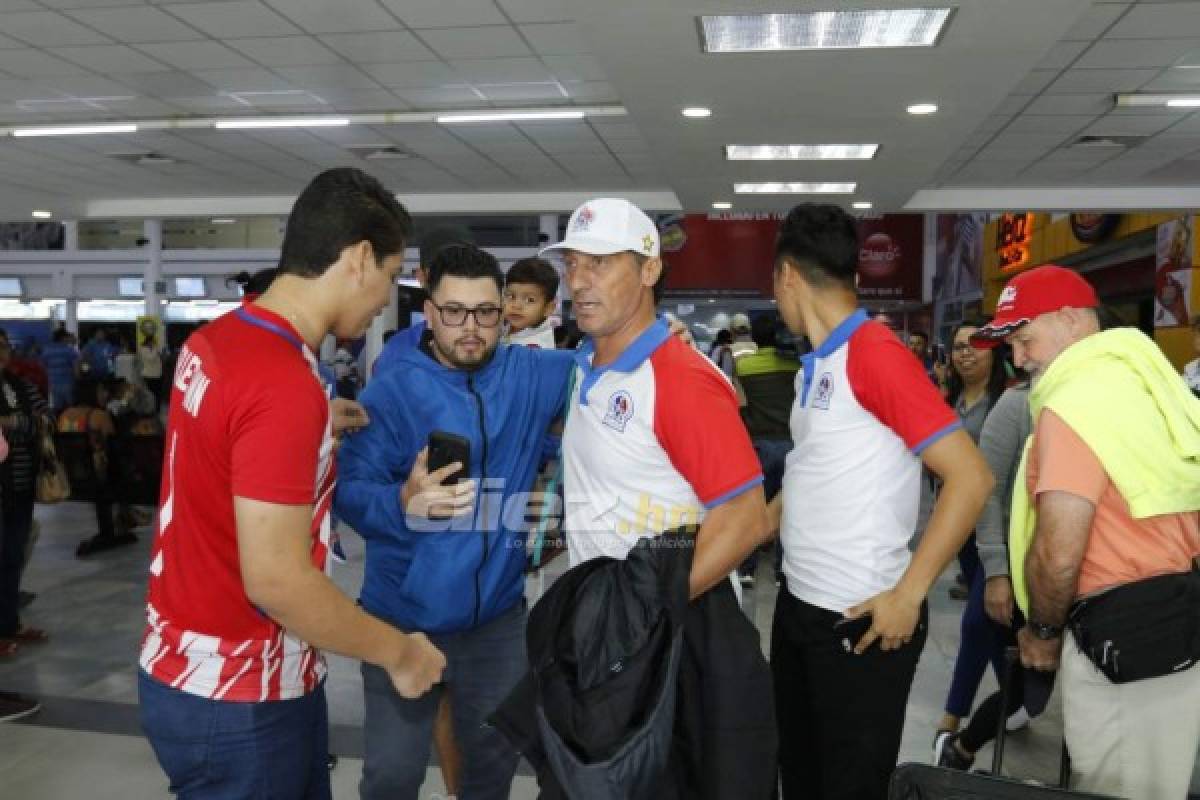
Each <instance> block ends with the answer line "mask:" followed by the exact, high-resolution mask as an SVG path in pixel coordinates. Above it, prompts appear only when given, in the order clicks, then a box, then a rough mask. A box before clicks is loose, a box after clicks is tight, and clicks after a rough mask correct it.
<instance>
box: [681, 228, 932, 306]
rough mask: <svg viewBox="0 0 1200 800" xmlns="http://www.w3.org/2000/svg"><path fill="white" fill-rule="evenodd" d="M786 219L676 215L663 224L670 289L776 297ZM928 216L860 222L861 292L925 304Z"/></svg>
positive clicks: (876, 297)
mask: <svg viewBox="0 0 1200 800" xmlns="http://www.w3.org/2000/svg"><path fill="white" fill-rule="evenodd" d="M781 218H782V215H781V214H772V213H728V214H673V215H670V216H665V217H662V218H660V219H659V220H658V225H659V230H660V232H661V235H662V249H663V260H664V261H665V262H666V264H667V269H668V272H667V290H668V291H671V292H673V293H675V294H678V293H679V292H681V291H684V290H689V289H699V290H706V291H711V290H716V291H720V292H723V293H724V292H738V291H745V290H751V291H754V292H756V293H757V294H759V295H761V296H763V297H770V296H771V291H772V273H773V271H774V265H775V237H776V234H777V233H778V231H779V222H780V220H781ZM923 225H924V222H923V217H922V216H921V215H920V214H885V215H883V216H882V217H874V218H867V219H863V220H860V221H859V242H860V247H859V262H858V276H859V284H858V286H859V295H860V296H861V297H862V298H863V299H864V300H892V301H910V302H920V300H921V273H922V264H923V257H924V235H923V234H924V229H923Z"/></svg>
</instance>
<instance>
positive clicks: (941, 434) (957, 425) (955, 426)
mask: <svg viewBox="0 0 1200 800" xmlns="http://www.w3.org/2000/svg"><path fill="white" fill-rule="evenodd" d="M962 426H963V425H962V422H961V421H956V422H952V423H950V424H949V425H947V426H946V427H944V428H942V429H941V430H940V431H938V432H937V433H935V434H933V435H932V436H930V437H929V438H927V439H926V440H925V441H923V442H921V443H920V444H918V445H917V446H916V447H914V448H913V450H912V451H913V455H918V456H919V455H921V453H923V452H924V451H925V450H927V449H928V448H929V447H930V446H931V445H933V444H935V443H936V442H937V441H938V440H939V439H942V438H945V437H946V436H949V435H950V434H952V433H954V432H955V431H957V430H962Z"/></svg>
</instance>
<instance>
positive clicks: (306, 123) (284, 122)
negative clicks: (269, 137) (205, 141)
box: [213, 117, 350, 131]
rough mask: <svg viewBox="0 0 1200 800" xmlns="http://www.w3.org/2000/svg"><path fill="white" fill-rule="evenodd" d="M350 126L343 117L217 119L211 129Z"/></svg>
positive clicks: (347, 120) (348, 121)
mask: <svg viewBox="0 0 1200 800" xmlns="http://www.w3.org/2000/svg"><path fill="white" fill-rule="evenodd" d="M349 124H350V120H349V119H347V118H345V117H254V118H247V119H219V120H217V121H216V122H214V123H213V127H214V128H216V129H217V130H220V131H232V130H250V129H255V128H340V127H344V126H346V125H349Z"/></svg>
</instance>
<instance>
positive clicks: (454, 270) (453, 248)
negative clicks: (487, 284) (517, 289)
mask: <svg viewBox="0 0 1200 800" xmlns="http://www.w3.org/2000/svg"><path fill="white" fill-rule="evenodd" d="M447 275H452V276H453V277H455V278H491V279H492V280H493V281H495V282H496V289H497V290H502V289H503V288H504V273H502V272H501V271H500V264H499V262H497V261H496V257H495V256H493V255H492V254H491V253H489V252H487V251H486V250H481V249H480V248H478V247H476V246H475V245H473V244H451V245H447V246H446V247H443V248H442V249H441V250H438V252H437V255H435V256H434V257H433V263H432V264H430V265H429V281H428V285H429V293H430V294H433V293H434V292H435V291H437V287H438V285H439V284H440V283H441V282H442V278H444V277H446V276H447Z"/></svg>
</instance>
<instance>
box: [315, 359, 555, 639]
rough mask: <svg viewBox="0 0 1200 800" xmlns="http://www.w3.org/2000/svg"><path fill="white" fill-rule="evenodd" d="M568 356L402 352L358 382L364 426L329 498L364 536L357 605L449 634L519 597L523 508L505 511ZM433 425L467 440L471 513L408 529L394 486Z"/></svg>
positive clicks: (410, 626) (523, 480) (404, 624)
mask: <svg viewBox="0 0 1200 800" xmlns="http://www.w3.org/2000/svg"><path fill="white" fill-rule="evenodd" d="M572 356H573V354H572V353H571V352H570V351H554V350H534V349H531V348H527V347H510V346H508V345H503V344H502V345H500V346H499V347H497V348H496V352H495V355H493V356H492V359H491V360H490V361H489V362H488V363H487V364H486V365H485V366H483V367H481V368H480V369H478V370H476V371H474V372H468V371H465V370H456V369H450V368H448V367H444V366H442V365H441V364H440V363H439V362H437V361H436V360H434V359H433V358H432V357H431V356H430V355H429V354H428V353H427V352H426V351H425V350H424V348H420V347H417V348H411V347H410V348H404V349H401V350H400V351H399V352H397V353H396V362H395V365H394V366H395V368H394V369H386V370H384V371H381V372H379V373H378V374H377V375H376V377H375V378H374V380H372V381H371V382H370V383H369V384H368V385H367V388H366V390H365V391H364V392H363V394H362V396H361V397H360V398H359V399H360V402H362V404H363V405H364V406H365V407H366V409H367V413H368V414H369V415H370V417H371V424H370V425H368V426H367V427H366V428H364V429H363V430H361V431H359V432H358V433H355V434H354V435H353V436H349V437H347V438H346V439H345V441H344V442H343V444H342V446H341V449H340V450H339V451H338V487H337V495H336V498H335V501H334V510H335V511H336V512H337V514H338V516H339V517H340V518H341V519H343V520H345V521H346V522H348V523H349V524H350V525H351V526H353V527H354V529H355V530H357V531H358V532H359V533H360V534H361V535H362V536H363V538H364V539H365V540H366V543H367V555H366V574H365V577H364V579H363V587H362V592H361V594H360V596H359V602H360V603H361V604H362V606H363V608H365V609H366V610H367V611H369V612H371V613H372V614H375V615H376V616H378V617H381V618H383V619H385V620H388V621H389V622H392V623H393V624H395V625H397V626H399V627H401V628H403V629H405V630H419V631H425V632H429V633H450V632H455V631H463V630H469V629H471V628H475V627H478V626H480V625H482V624H484V623H486V622H488V621H489V620H492V619H494V618H496V617H497V616H499V615H500V614H502V613H504V612H505V611H508V610H509V609H511V608H512V607H513V606H514V605H515V604H516V603H517V602H518V601H520V599H521V598H522V596H523V594H524V586H525V572H524V569H525V540H526V538H527V534H528V523H527V522H526V519H525V503H524V502H519V503H518V502H517V501H513V502H512V503H511V507H509V505H510V504H509V498H511V497H512V496H513V495H514V494H521V493H525V492H528V491H530V489H531V488H532V486H533V480H534V476H535V474H536V472H537V468H538V464H539V460H540V458H541V453H542V440H543V437H544V436H545V434H546V429H547V428H548V427H549V425H550V424H551V422H553V420H554V419H555V417H557V416H558V415H559V413H560V412H561V410H562V408H563V405H564V402H565V399H566V397H565V395H566V390H567V379H568V377H569V375H570V372H571V370H572V369H574V366H575V364H574V360H573V358H572ZM432 431H444V432H447V433H455V434H458V435H460V436H465V437H466V438H467V439H468V440H470V442H471V454H470V462H471V463H470V469H469V473H470V477H471V478H473V479H475V480H476V481H477V482H478V484H477V488H478V493H477V498H478V499H477V501H476V507H475V511H474V513H473V515H472V516H471V517H464V518H460V519H458V520H455V521H454V522H453V523H452V524H451V523H446V522H444V521H443V522H440V523H439V524H440V525H441V527H434V528H433V529H432V530H430V529H426V530H421V528H422V526H421V525H420V524H414V528H415V529H411V530H410V528H409V526H408V525H407V524H406V520H405V515H404V511H403V510H402V509H401V507H400V489H401V487H402V486H403V485H404V481H405V480H407V478H408V475H409V473H410V472H411V471H412V466H413V463H414V462H415V461H416V457H417V453H419V452H420V451H421V449H422V448H423V447H425V445H426V444H427V443H428V440H429V434H430V433H431V432H432ZM497 479H499V480H501V481H503V483H502V484H499V485H498V484H495V483H493V482H494V481H496V480H497ZM485 481H486V482H485ZM485 520H490V524H485V523H484V521H485Z"/></svg>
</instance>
